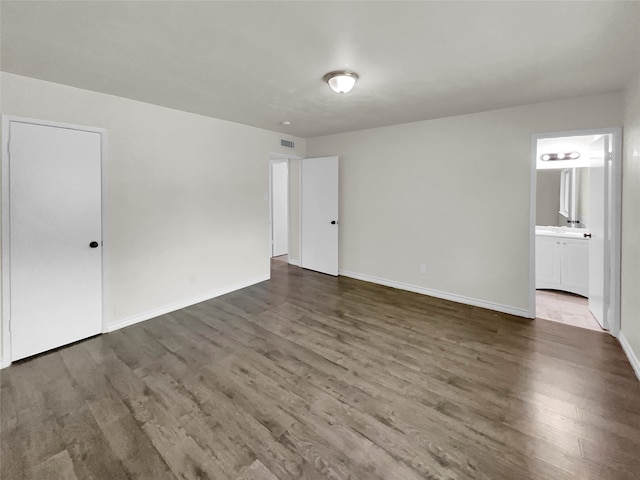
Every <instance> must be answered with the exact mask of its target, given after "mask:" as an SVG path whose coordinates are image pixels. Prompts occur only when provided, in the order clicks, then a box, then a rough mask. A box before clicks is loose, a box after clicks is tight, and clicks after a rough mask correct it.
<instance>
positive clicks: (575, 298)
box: [529, 128, 621, 336]
mask: <svg viewBox="0 0 640 480" xmlns="http://www.w3.org/2000/svg"><path fill="white" fill-rule="evenodd" d="M620 151H621V130H620V129H619V128H610V129H599V130H587V131H574V132H555V133H548V134H538V135H533V136H532V190H531V193H532V195H531V197H532V198H531V244H530V247H531V248H530V260H531V261H530V297H529V304H530V312H531V316H532V317H537V318H544V319H547V320H552V321H557V322H561V323H566V324H570V325H574V326H579V327H583V328H590V329H593V330H601V331H602V330H607V331H609V332H610V333H611V334H612V335H614V336H617V334H618V331H619V324H620V323H619V322H620V321H619V304H620V301H619V278H620V184H621V157H620Z"/></svg>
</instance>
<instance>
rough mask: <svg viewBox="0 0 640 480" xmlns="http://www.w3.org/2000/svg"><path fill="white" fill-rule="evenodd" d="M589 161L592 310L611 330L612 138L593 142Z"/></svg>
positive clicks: (604, 137) (590, 307) (590, 290)
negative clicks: (608, 312)
mask: <svg viewBox="0 0 640 480" xmlns="http://www.w3.org/2000/svg"><path fill="white" fill-rule="evenodd" d="M589 158H590V160H589V167H590V168H589V209H590V212H589V231H590V233H591V239H590V240H589V310H591V313H592V314H593V316H594V317H595V318H596V320H597V321H598V323H599V324H600V326H601V327H602V328H605V329H608V328H609V322H608V318H607V309H606V308H605V306H606V305H608V301H609V300H608V292H609V285H608V283H609V275H608V272H609V256H608V251H609V250H608V249H609V242H608V238H607V237H608V211H609V206H608V199H609V196H608V188H607V186H608V185H609V178H608V175H609V170H608V168H609V160H610V152H609V135H603V136H602V137H600V138H599V139H597V140H596V141H594V142H593V143H591V145H590V146H589Z"/></svg>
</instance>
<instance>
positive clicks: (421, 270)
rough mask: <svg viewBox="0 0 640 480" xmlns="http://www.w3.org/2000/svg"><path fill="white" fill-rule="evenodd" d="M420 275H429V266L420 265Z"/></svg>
mask: <svg viewBox="0 0 640 480" xmlns="http://www.w3.org/2000/svg"><path fill="white" fill-rule="evenodd" d="M420 273H421V274H422V275H426V274H427V266H426V265H425V264H424V263H421V264H420Z"/></svg>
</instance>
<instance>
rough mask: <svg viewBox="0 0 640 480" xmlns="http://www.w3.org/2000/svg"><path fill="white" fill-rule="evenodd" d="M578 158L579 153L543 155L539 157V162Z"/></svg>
mask: <svg viewBox="0 0 640 480" xmlns="http://www.w3.org/2000/svg"><path fill="white" fill-rule="evenodd" d="M578 158H580V152H568V153H562V152H561V153H545V154H544V155H540V160H542V161H543V162H549V161H554V160H577V159H578Z"/></svg>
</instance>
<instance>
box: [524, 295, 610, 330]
mask: <svg viewBox="0 0 640 480" xmlns="http://www.w3.org/2000/svg"><path fill="white" fill-rule="evenodd" d="M536 315H537V317H538V318H543V319H545V320H551V321H554V322H559V323H565V324H567V325H573V326H575V327H581V328H587V329H589V330H596V331H600V332H602V331H603V330H602V329H601V328H600V325H599V324H598V322H597V321H596V319H595V318H594V317H593V315H592V314H591V312H590V311H589V300H588V299H586V298H584V297H581V296H579V295H574V294H572V293H567V292H560V291H555V290H536Z"/></svg>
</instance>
